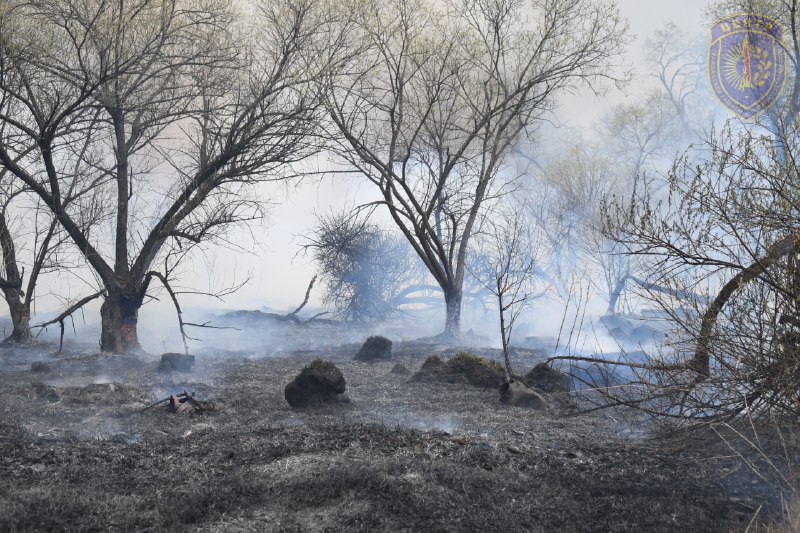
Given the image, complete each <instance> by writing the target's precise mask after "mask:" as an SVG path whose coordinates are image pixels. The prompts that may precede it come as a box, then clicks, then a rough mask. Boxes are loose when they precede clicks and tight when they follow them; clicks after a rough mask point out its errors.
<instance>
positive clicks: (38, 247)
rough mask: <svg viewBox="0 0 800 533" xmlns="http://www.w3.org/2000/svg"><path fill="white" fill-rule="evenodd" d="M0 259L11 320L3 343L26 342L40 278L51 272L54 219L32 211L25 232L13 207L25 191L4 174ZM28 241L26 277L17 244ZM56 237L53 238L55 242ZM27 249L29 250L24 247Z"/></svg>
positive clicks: (0, 278) (0, 174)
mask: <svg viewBox="0 0 800 533" xmlns="http://www.w3.org/2000/svg"><path fill="white" fill-rule="evenodd" d="M0 196H1V197H2V198H1V199H0V202H1V203H0V257H1V258H2V273H1V274H0V290H2V291H3V296H4V298H5V301H6V304H7V305H8V310H9V314H10V316H11V324H12V331H11V334H10V335H8V337H6V339H5V342H26V341H29V340H30V339H31V338H32V335H31V327H30V321H31V306H32V304H33V298H34V294H35V288H36V283H37V282H38V280H39V275H40V274H42V273H43V272H46V271H48V270H50V269H51V268H52V266H53V265H52V263H51V261H50V259H51V256H52V254H53V251H54V248H55V247H56V245H57V244H59V243H58V236H56V230H57V229H58V226H57V224H56V221H55V219H53V217H48V216H46V215H47V213H49V211H48V210H46V209H44V210H42V209H36V208H35V207H31V209H30V210H29V211H28V214H33V215H34V216H32V217H30V219H29V222H28V224H29V225H30V227H28V228H25V227H23V224H22V223H21V222H20V221H19V220H18V217H17V216H16V215H15V213H14V210H13V208H12V204H14V203H17V204H19V203H21V202H20V200H22V201H23V202H24V200H26V198H25V197H24V196H25V195H24V189H22V188H20V187H15V186H14V184H13V183H11V182H10V180H9V179H8V176H7V175H6V172H5V171H0ZM28 237H31V241H32V243H30V249H28V250H24V251H25V252H28V253H29V254H30V255H32V261H30V262H29V263H28V264H29V266H30V268H29V271H28V273H27V279H26V276H25V274H26V273H25V266H24V264H25V263H24V262H23V260H22V258H21V257H20V252H21V251H23V250H20V249H19V246H18V242H17V241H23V240H25V241H27V238H28ZM54 237H55V238H54ZM23 247H24V248H28V246H23Z"/></svg>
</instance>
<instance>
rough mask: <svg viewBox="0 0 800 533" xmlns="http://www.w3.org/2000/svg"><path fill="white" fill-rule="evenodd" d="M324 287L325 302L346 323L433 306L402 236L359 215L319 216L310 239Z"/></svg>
mask: <svg viewBox="0 0 800 533" xmlns="http://www.w3.org/2000/svg"><path fill="white" fill-rule="evenodd" d="M307 240H308V242H307V243H306V244H305V248H306V250H309V251H310V252H311V255H312V258H313V259H314V262H315V263H316V264H317V267H318V272H319V273H320V275H321V277H322V279H323V281H324V282H325V295H324V297H323V300H324V303H325V304H326V305H328V306H330V307H332V308H333V309H335V310H336V312H337V314H339V316H341V317H342V318H344V319H346V320H352V321H355V322H369V321H373V320H382V319H385V318H388V317H390V316H391V315H393V314H394V313H396V312H397V311H398V308H399V307H400V306H401V305H404V304H412V303H429V302H430V300H429V299H428V298H426V297H425V296H421V295H419V294H418V293H420V292H422V291H426V290H427V289H429V288H430V287H427V286H425V285H423V284H422V283H421V282H422V280H423V271H422V269H421V268H420V263H419V259H418V258H417V257H416V256H415V255H414V253H413V250H411V248H410V247H409V245H408V242H407V241H406V240H405V239H404V238H403V237H402V236H400V235H397V234H395V233H392V232H389V231H387V230H385V229H381V228H380V227H378V226H377V225H375V224H372V223H370V222H369V221H368V217H366V216H362V215H361V214H359V213H357V212H356V213H352V212H347V211H342V212H338V213H330V214H326V215H319V216H318V217H317V224H316V226H315V227H314V228H313V229H312V231H311V234H310V235H308V237H307Z"/></svg>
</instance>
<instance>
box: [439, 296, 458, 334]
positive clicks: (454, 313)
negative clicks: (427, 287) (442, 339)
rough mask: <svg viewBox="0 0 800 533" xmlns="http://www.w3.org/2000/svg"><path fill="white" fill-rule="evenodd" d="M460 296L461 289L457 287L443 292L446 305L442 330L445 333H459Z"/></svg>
mask: <svg viewBox="0 0 800 533" xmlns="http://www.w3.org/2000/svg"><path fill="white" fill-rule="evenodd" d="M461 296H462V295H461V291H460V290H457V289H450V290H447V291H445V293H444V301H445V304H446V307H447V316H446V318H445V322H444V331H443V333H444V334H445V335H453V336H454V337H458V336H459V335H460V333H461Z"/></svg>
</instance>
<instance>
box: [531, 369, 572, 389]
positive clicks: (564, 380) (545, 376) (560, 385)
mask: <svg viewBox="0 0 800 533" xmlns="http://www.w3.org/2000/svg"><path fill="white" fill-rule="evenodd" d="M524 381H525V383H526V384H527V385H528V386H529V387H535V388H537V389H539V390H540V391H543V392H551V393H552V392H569V391H571V390H572V380H570V377H569V376H568V375H566V374H564V373H563V372H559V371H558V370H556V369H554V368H552V367H551V366H550V365H548V364H547V363H539V364H538V365H536V366H535V367H533V369H531V371H530V372H528V373H527V374H525V378H524Z"/></svg>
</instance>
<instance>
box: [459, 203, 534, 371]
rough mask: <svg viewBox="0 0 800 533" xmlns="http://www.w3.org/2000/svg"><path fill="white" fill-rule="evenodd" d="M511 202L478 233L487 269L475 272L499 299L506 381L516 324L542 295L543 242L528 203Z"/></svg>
mask: <svg viewBox="0 0 800 533" xmlns="http://www.w3.org/2000/svg"><path fill="white" fill-rule="evenodd" d="M509 203H510V202H509ZM510 204H511V205H506V206H504V208H503V209H500V210H497V211H496V212H495V213H494V215H493V217H492V221H491V222H489V223H487V226H488V227H487V228H486V229H485V230H484V231H483V232H481V233H480V234H478V235H476V236H475V240H476V245H475V247H474V248H475V251H474V252H473V253H475V254H477V255H479V256H481V260H480V261H479V262H478V263H479V264H481V265H484V266H485V268H484V269H483V270H482V271H481V272H471V273H472V275H473V276H475V277H477V278H478V280H479V281H480V283H481V284H482V285H483V286H484V287H485V288H486V290H487V291H489V292H490V293H491V294H492V295H493V297H494V299H495V304H496V306H497V312H498V316H499V318H500V338H501V340H502V345H503V358H504V360H505V371H506V381H511V378H512V376H513V375H514V372H513V368H512V366H511V357H510V354H509V345H510V343H511V334H512V333H513V331H514V324H515V323H516V321H517V318H519V316H520V314H521V313H522V312H523V311H524V310H525V309H526V308H527V307H528V306H529V305H530V303H531V302H532V300H533V299H534V298H535V297H536V296H541V295H542V291H541V290H540V289H538V288H537V284H536V277H535V267H536V264H537V262H538V261H539V258H537V253H541V251H542V250H540V246H539V244H540V242H541V241H540V240H539V239H538V238H537V236H536V235H535V229H533V227H532V226H531V225H529V224H528V221H527V220H526V219H525V217H524V213H525V211H526V210H525V208H524V205H520V204H519V202H513V203H510Z"/></svg>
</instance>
